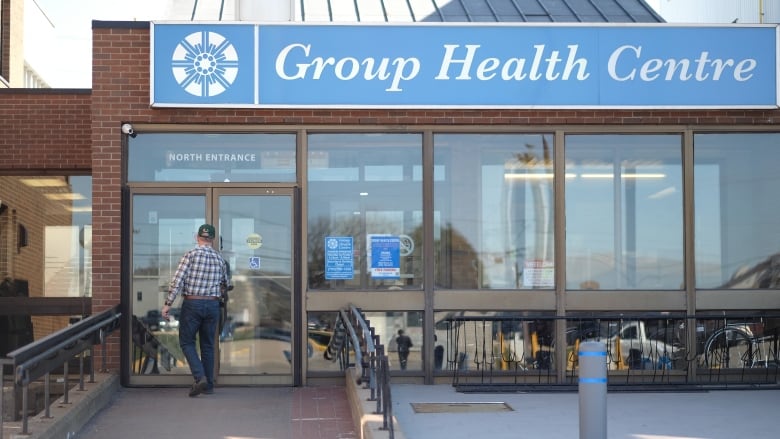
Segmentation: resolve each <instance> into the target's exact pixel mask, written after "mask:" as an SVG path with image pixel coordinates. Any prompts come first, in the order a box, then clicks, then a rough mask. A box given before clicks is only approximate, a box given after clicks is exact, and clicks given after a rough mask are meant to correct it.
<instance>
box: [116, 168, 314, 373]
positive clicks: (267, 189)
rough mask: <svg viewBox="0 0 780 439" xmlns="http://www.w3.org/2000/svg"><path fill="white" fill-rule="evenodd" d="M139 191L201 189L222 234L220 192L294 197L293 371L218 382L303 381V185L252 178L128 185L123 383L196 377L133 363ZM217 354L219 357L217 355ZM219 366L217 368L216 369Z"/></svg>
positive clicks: (124, 219) (208, 211)
mask: <svg viewBox="0 0 780 439" xmlns="http://www.w3.org/2000/svg"><path fill="white" fill-rule="evenodd" d="M136 195H160V196H165V195H170V196H180V195H202V196H204V197H205V211H204V217H205V219H206V222H208V223H210V224H215V226H216V227H217V234H219V233H220V232H219V226H218V225H217V223H218V221H217V219H218V218H217V215H218V214H219V210H218V209H219V203H218V197H219V196H220V195H269V196H273V195H276V196H290V197H291V201H292V204H291V212H290V221H291V226H290V227H291V239H292V242H291V244H290V245H291V247H290V248H291V249H292V253H291V255H290V257H291V264H292V267H291V273H292V274H291V277H292V279H291V282H292V286H291V289H292V291H291V295H292V296H291V303H290V306H291V312H292V315H291V316H290V318H291V322H292V327H293V330H292V365H291V374H290V375H232V376H227V377H219V378H218V380H217V381H218V386H219V385H226V386H230V385H240V386H247V385H275V386H278V385H291V386H300V385H302V383H303V369H304V367H305V360H304V357H303V352H304V351H305V348H306V346H305V343H304V341H305V340H306V336H305V333H304V332H303V331H305V328H304V326H303V323H302V321H303V320H302V315H303V309H302V307H303V298H302V297H303V296H302V286H301V282H300V279H301V273H302V272H301V270H302V268H301V267H302V261H301V257H302V256H301V255H302V251H301V236H302V232H301V230H302V229H301V224H302V222H301V221H302V219H301V212H302V209H301V191H300V188H299V187H297V186H295V185H274V184H257V183H254V184H252V183H250V184H246V185H241V186H236V185H235V184H231V185H230V186H227V185H223V184H218V185H202V184H193V185H187V186H186V187H183V186H182V185H180V184H178V185H168V184H163V185H153V184H137V185H132V187H130V186H129V187H127V188H125V191H124V196H123V201H124V202H123V205H124V206H126V208H125V209H124V210H125V212H124V214H123V215H122V230H123V233H122V247H123V248H125V249H127V250H126V251H124V252H123V255H125V258H124V261H123V263H122V267H123V269H122V275H121V278H122V281H121V285H122V287H121V289H122V293H121V297H122V302H123V304H124V306H123V309H125V310H126V313H125V316H124V317H123V320H124V328H125V329H124V330H123V331H122V333H121V350H120V377H121V382H122V385H124V386H128V387H150V386H151V387H154V386H160V387H169V386H181V387H186V386H189V385H191V384H192V377H191V376H190V375H189V374H176V375H167V374H159V375H143V374H133V371H132V364H131V362H132V361H133V358H132V357H133V350H134V347H133V340H132V316H133V303H134V301H133V294H132V291H131V288H130V287H131V284H132V278H133V269H132V262H133V254H134V250H133V244H132V239H131V236H132V218H133V209H134V206H133V204H132V201H133V197H134V196H136ZM217 358H218V357H217ZM217 370H218V369H217Z"/></svg>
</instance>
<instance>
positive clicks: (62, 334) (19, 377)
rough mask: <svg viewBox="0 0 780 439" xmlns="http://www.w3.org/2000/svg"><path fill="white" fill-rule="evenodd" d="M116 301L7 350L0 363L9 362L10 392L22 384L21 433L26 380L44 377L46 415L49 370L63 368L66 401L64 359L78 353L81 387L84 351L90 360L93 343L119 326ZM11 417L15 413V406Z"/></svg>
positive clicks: (24, 424) (0, 372)
mask: <svg viewBox="0 0 780 439" xmlns="http://www.w3.org/2000/svg"><path fill="white" fill-rule="evenodd" d="M119 309H120V308H119V305H117V306H115V307H114V308H110V309H107V310H105V311H103V312H101V313H99V314H94V315H92V316H89V317H87V318H85V319H83V320H81V321H79V322H77V323H75V324H73V325H71V326H68V327H66V328H63V329H61V330H59V331H57V332H54V333H52V334H49V335H48V336H46V337H44V338H42V339H40V340H37V341H35V342H33V343H30V344H27V345H25V346H23V347H21V348H19V349H16V350H14V351H12V352H9V353H8V354H7V355H6V357H7V358H5V359H2V361H1V362H0V364H3V365H6V364H9V365H11V366H12V367H13V369H14V380H13V382H14V393H16V388H17V387H18V386H21V387H22V434H25V435H26V434H29V431H28V422H27V421H28V419H27V418H28V413H27V412H28V410H27V401H28V392H29V384H30V383H31V382H32V381H34V380H36V379H38V378H40V377H44V378H45V385H44V391H45V400H46V417H49V416H50V405H51V404H50V401H49V399H50V398H49V374H50V373H51V372H52V371H53V370H55V369H57V368H59V367H62V368H63V375H64V377H63V378H64V402H65V403H66V404H67V403H68V390H69V389H68V362H69V361H70V360H71V359H73V358H76V357H78V358H79V360H80V362H79V389H80V390H84V356H83V355H81V354H82V353H84V352H85V351H90V355H89V358H90V361H94V346H95V345H97V344H104V343H105V339H106V335H107V334H109V333H111V332H113V331H114V330H116V329H117V328H119V326H120V317H121V315H122V313H121V312H120V310H119ZM102 361H103V367H102V368H103V369H105V367H106V350H105V348H104V349H103V358H102ZM3 379H4V377H3V370H2V369H0V382H2V381H3ZM89 382H91V383H93V382H95V368H94V364H93V365H92V367H90V381H89ZM3 392H4V390H3V389H2V388H0V439H3V432H2V429H3V419H2V410H3V406H2V399H3V396H4V395H3ZM12 410H13V411H14V418H15V417H16V407H15V404H14V407H13V409H12Z"/></svg>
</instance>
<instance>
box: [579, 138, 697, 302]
mask: <svg viewBox="0 0 780 439" xmlns="http://www.w3.org/2000/svg"><path fill="white" fill-rule="evenodd" d="M681 145H682V138H681V136H679V135H570V136H566V178H565V181H566V192H565V193H566V287H567V288H571V289H610V290H611V289H675V290H677V289H681V288H683V215H682V209H683V202H682V193H683V191H682V147H681Z"/></svg>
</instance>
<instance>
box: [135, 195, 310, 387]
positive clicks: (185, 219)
mask: <svg viewBox="0 0 780 439" xmlns="http://www.w3.org/2000/svg"><path fill="white" fill-rule="evenodd" d="M130 198H131V212H132V213H131V230H132V237H131V245H132V252H131V255H132V256H131V267H132V277H131V280H130V291H131V300H130V303H131V309H132V324H133V331H132V333H133V337H132V340H131V341H130V343H129V344H130V346H129V350H130V352H131V353H132V355H131V361H130V363H131V364H130V374H129V375H130V384H131V385H132V384H137V385H170V384H179V383H182V384H189V383H190V382H191V379H192V378H191V377H190V372H189V366H188V365H187V362H186V359H185V358H184V356H183V355H182V354H181V350H180V349H179V343H178V320H177V317H178V310H179V309H180V306H181V300H182V299H181V298H177V300H176V302H174V305H173V309H172V312H171V314H172V315H173V317H172V318H171V320H170V321H165V320H163V319H161V318H160V315H159V310H160V309H161V307H162V303H163V301H164V300H165V295H166V294H167V291H168V284H169V282H170V280H171V278H172V276H173V274H174V273H175V271H176V268H177V266H178V263H179V260H180V259H181V256H182V255H183V254H184V253H185V252H186V251H187V250H189V249H190V248H192V247H193V246H194V245H195V243H196V241H195V232H196V231H197V228H198V226H199V225H200V224H202V223H205V222H208V223H211V224H214V225H215V227H216V229H217V239H215V241H214V246H215V248H217V249H218V250H219V251H220V252H221V253H222V255H223V257H224V258H225V260H226V261H227V262H228V264H229V266H230V272H231V280H232V284H233V290H232V291H231V292H230V294H229V296H230V300H229V301H228V303H227V307H226V310H225V312H224V322H223V325H222V327H221V329H220V332H219V335H218V337H217V338H218V339H219V344H218V346H219V347H218V349H219V352H218V355H217V363H218V364H217V368H216V370H217V371H218V378H217V382H218V384H221V385H266V384H267V385H285V384H289V385H292V384H295V381H296V380H298V379H299V378H296V377H300V375H301V374H300V367H301V355H302V354H301V347H300V345H301V343H299V342H298V340H300V339H301V337H299V335H298V332H299V328H298V325H297V324H296V318H295V316H297V315H299V314H300V313H299V312H297V311H296V309H298V310H299V309H300V308H297V307H299V306H300V303H299V302H298V303H297V304H296V300H295V294H294V291H295V279H296V275H295V271H294V267H295V266H296V264H295V261H294V256H295V255H296V252H295V251H294V249H295V245H296V243H295V234H294V230H295V221H296V218H295V211H296V209H295V205H296V197H295V192H294V188H204V189H197V188H192V189H190V188H188V189H186V190H176V191H175V192H174V193H165V194H160V191H159V190H156V191H150V190H148V189H140V188H139V189H137V190H134V191H133V192H132V194H131V197H130Z"/></svg>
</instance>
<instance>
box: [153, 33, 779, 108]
mask: <svg viewBox="0 0 780 439" xmlns="http://www.w3.org/2000/svg"><path fill="white" fill-rule="evenodd" d="M152 29H153V39H152V44H153V47H152V80H153V84H152V96H151V101H152V105H153V106H217V107H253V106H255V107H337V108H338V107H344V108H351V107H356V108H361V107H372V108H373V107H379V108H381V107H388V108H392V107H448V108H469V107H481V108H484V107H512V108H539V107H561V108H624V107H632V108H713V107H724V108H736V107H738V108H776V107H777V103H778V96H777V95H778V91H777V64H778V63H777V39H778V38H777V34H778V33H777V27H776V26H769V25H754V26H734V25H732V26H674V25H633V26H627V25H593V26H589V25H546V26H541V25H525V26H524V25H493V26H489V25H464V24H461V25H422V24H417V25H373V26H372V25H309V24H247V23H234V24H203V25H199V24H173V23H159V24H158V23H153V26H152ZM215 90H216V91H215Z"/></svg>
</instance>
